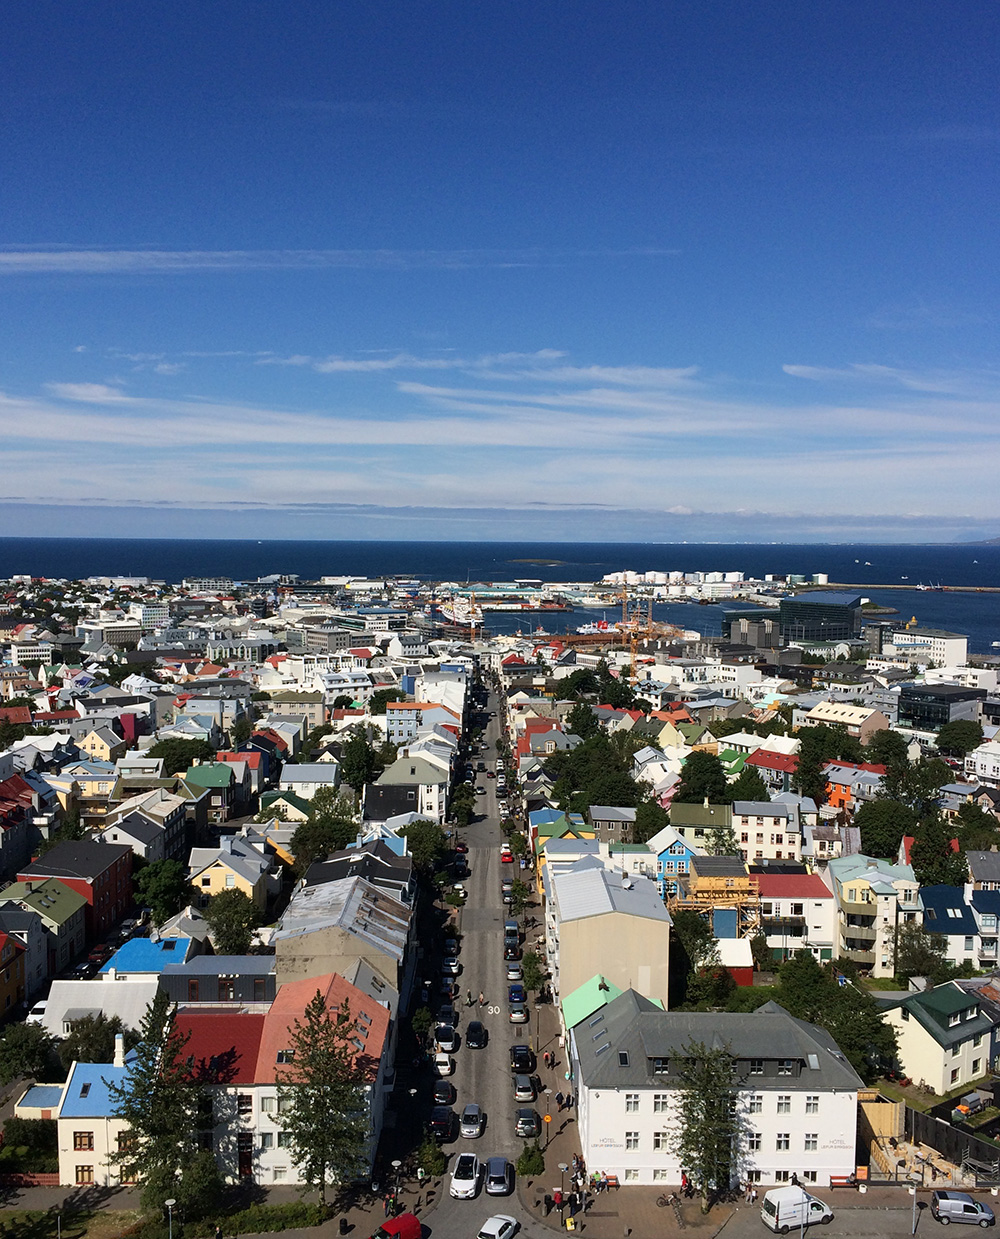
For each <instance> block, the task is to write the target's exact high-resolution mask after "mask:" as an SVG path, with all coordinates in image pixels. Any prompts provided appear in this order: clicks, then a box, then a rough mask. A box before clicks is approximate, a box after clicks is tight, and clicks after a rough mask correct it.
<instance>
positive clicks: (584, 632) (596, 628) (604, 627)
mask: <svg viewBox="0 0 1000 1239" xmlns="http://www.w3.org/2000/svg"><path fill="white" fill-rule="evenodd" d="M576 631H577V632H578V633H579V634H580V636H581V637H596V636H597V635H598V634H599V633H602V632H609V631H610V628H609V625H608V621H607V620H606V619H602V620H598V621H597V623H596V624H581V626H580V627H579V628H578V629H577V630H576Z"/></svg>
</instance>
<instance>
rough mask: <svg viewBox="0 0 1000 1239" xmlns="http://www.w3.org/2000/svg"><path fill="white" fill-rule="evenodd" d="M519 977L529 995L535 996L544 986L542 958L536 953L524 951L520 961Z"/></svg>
mask: <svg viewBox="0 0 1000 1239" xmlns="http://www.w3.org/2000/svg"><path fill="white" fill-rule="evenodd" d="M521 975H522V977H523V980H524V988H525V989H526V990H528V991H529V993H532V994H537V993H538V991H539V990H540V989H541V988H542V986H543V985H544V984H545V972H544V969H543V968H542V957H541V955H539V954H538V952H537V951H525V952H524V958H523V959H522V960H521Z"/></svg>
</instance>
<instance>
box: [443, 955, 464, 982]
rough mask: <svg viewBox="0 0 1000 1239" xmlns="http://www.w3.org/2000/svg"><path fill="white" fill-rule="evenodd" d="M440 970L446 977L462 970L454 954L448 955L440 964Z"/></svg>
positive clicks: (455, 975) (456, 974)
mask: <svg viewBox="0 0 1000 1239" xmlns="http://www.w3.org/2000/svg"><path fill="white" fill-rule="evenodd" d="M441 971H442V972H443V973H444V975H445V976H446V977H457V976H458V974H459V973H460V972H461V971H462V965H461V964H460V963H459V962H458V960H457V959H456V958H455V956H454V955H451V956H449V957H448V958H447V959H446V960H445V961H444V963H443V964H442V965H441Z"/></svg>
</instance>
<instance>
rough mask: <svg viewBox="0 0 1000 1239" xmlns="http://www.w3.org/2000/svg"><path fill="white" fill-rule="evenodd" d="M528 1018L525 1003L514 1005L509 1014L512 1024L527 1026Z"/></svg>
mask: <svg viewBox="0 0 1000 1239" xmlns="http://www.w3.org/2000/svg"><path fill="white" fill-rule="evenodd" d="M528 1018H529V1017H528V1008H527V1007H526V1006H525V1005H524V1003H523V1002H515V1003H513V1004H512V1005H511V1007H510V1010H509V1011H508V1012H507V1019H508V1020H509V1021H510V1022H511V1023H512V1024H527V1022H528Z"/></svg>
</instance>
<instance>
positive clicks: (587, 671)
mask: <svg viewBox="0 0 1000 1239" xmlns="http://www.w3.org/2000/svg"><path fill="white" fill-rule="evenodd" d="M599 687H600V681H599V680H598V678H597V676H596V674H595V673H594V672H593V671H592V670H591V668H590V667H577V669H576V670H575V671H572V672H570V674H569V675H568V676H567V677H566V678H565V679H564V680H560V681H559V696H560V698H561V699H562V700H563V701H572V700H573V699H574V698H577V697H596V696H597V691H598V689H599Z"/></svg>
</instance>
